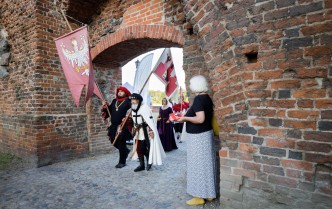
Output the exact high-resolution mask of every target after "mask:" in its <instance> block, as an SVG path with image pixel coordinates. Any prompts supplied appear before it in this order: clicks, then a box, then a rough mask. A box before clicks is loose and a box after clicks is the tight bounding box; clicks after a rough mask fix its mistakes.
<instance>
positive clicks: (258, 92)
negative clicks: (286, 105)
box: [245, 90, 271, 98]
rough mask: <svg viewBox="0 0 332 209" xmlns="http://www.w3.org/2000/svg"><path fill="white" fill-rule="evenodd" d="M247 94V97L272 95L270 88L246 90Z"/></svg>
mask: <svg viewBox="0 0 332 209" xmlns="http://www.w3.org/2000/svg"><path fill="white" fill-rule="evenodd" d="M245 95H246V97H247V98H266V97H271V91H270V90H251V91H245Z"/></svg>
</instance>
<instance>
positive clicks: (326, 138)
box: [303, 131, 332, 142]
mask: <svg viewBox="0 0 332 209" xmlns="http://www.w3.org/2000/svg"><path fill="white" fill-rule="evenodd" d="M303 138H304V139H305V140H310V141H321V142H332V133H330V132H321V131H305V132H304V136H303Z"/></svg>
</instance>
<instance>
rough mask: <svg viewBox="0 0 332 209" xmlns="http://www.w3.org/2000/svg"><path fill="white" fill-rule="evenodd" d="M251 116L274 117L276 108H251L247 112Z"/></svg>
mask: <svg viewBox="0 0 332 209" xmlns="http://www.w3.org/2000/svg"><path fill="white" fill-rule="evenodd" d="M249 115H251V116H262V117H274V116H275V115H276V110H272V109H255V108H253V109H251V110H250V112H249Z"/></svg>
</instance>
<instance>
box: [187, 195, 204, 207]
mask: <svg viewBox="0 0 332 209" xmlns="http://www.w3.org/2000/svg"><path fill="white" fill-rule="evenodd" d="M186 203H187V205H191V206H195V205H203V204H204V203H205V201H204V199H203V198H200V197H194V198H192V199H191V200H188V201H187V202H186Z"/></svg>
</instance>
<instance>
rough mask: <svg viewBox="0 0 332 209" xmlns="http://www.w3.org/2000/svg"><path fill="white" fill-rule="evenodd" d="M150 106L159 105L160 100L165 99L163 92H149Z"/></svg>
mask: <svg viewBox="0 0 332 209" xmlns="http://www.w3.org/2000/svg"><path fill="white" fill-rule="evenodd" d="M149 94H150V97H151V103H152V105H161V100H162V99H163V98H166V95H165V92H163V91H154V90H149Z"/></svg>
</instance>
